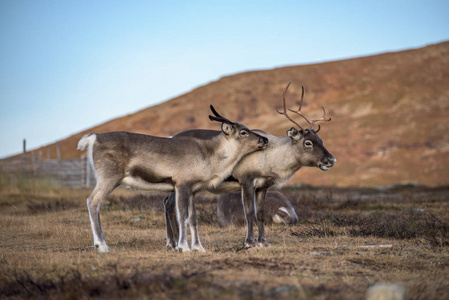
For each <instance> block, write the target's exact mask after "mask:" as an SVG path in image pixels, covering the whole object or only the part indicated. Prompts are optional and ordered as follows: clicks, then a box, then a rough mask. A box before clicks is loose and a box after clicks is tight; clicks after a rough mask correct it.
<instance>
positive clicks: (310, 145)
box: [304, 140, 313, 148]
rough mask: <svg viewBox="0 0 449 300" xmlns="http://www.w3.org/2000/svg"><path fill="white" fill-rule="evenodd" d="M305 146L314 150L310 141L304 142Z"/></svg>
mask: <svg viewBox="0 0 449 300" xmlns="http://www.w3.org/2000/svg"><path fill="white" fill-rule="evenodd" d="M304 146H306V147H307V148H312V147H313V143H312V142H311V141H309V140H307V141H305V142H304Z"/></svg>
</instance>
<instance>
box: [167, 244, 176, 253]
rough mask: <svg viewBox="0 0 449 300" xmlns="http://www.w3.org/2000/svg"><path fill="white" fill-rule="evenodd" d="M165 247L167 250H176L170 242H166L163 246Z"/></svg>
mask: <svg viewBox="0 0 449 300" xmlns="http://www.w3.org/2000/svg"><path fill="white" fill-rule="evenodd" d="M165 248H166V249H167V251H175V250H176V247H175V246H173V245H171V244H167V246H165Z"/></svg>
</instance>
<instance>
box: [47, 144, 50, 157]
mask: <svg viewBox="0 0 449 300" xmlns="http://www.w3.org/2000/svg"><path fill="white" fill-rule="evenodd" d="M47 160H50V146H47Z"/></svg>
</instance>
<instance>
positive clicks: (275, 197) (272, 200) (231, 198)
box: [217, 191, 298, 227]
mask: <svg viewBox="0 0 449 300" xmlns="http://www.w3.org/2000/svg"><path fill="white" fill-rule="evenodd" d="M261 209H264V210H265V224H270V223H276V224H297V223H298V215H297V214H296V212H295V209H294V208H293V206H292V204H291V203H290V201H289V200H288V199H287V197H285V196H284V195H283V194H282V193H280V192H278V191H273V192H271V191H269V192H267V195H266V196H265V207H258V208H257V213H256V215H258V214H261V213H262V212H260V210H261ZM217 219H218V225H220V227H228V226H231V225H242V224H244V223H245V222H246V218H245V212H244V211H243V206H242V195H241V193H239V192H237V193H231V194H225V195H221V196H220V197H219V198H218V202H217Z"/></svg>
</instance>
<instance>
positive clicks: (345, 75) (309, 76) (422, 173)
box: [44, 42, 449, 186]
mask: <svg viewBox="0 0 449 300" xmlns="http://www.w3.org/2000/svg"><path fill="white" fill-rule="evenodd" d="M290 81H291V82H292V86H291V87H290V90H289V94H288V101H289V104H290V107H295V106H296V103H298V100H299V96H300V90H301V85H304V86H305V88H306V94H305V102H306V103H305V105H306V106H305V107H304V109H303V110H304V111H305V113H306V114H307V115H308V116H312V117H314V116H320V114H321V111H320V108H319V105H323V106H325V107H326V109H327V111H328V115H329V116H331V117H332V121H331V122H330V123H327V124H322V129H321V132H320V136H321V137H322V139H323V140H324V141H325V145H326V147H327V149H328V150H329V151H330V152H331V153H332V154H334V156H335V157H336V158H337V160H338V162H337V165H336V166H335V167H334V168H333V169H331V170H330V171H329V172H326V173H324V172H321V171H319V170H318V169H303V170H301V171H299V172H298V173H296V175H295V176H294V177H293V178H292V180H291V181H290V183H307V184H314V185H335V186H374V185H388V184H394V183H405V182H415V183H420V184H426V185H430V186H436V185H447V184H449V169H448V167H447V166H448V165H449V123H448V122H447V118H448V117H447V116H448V113H449V42H445V43H441V44H437V45H431V46H428V47H425V48H421V49H415V50H408V51H402V52H396V53H386V54H381V55H375V56H369V57H362V58H356V59H349V60H343V61H335V62H328V63H321V64H313V65H302V66H291V67H283V68H277V69H273V70H266V71H254V72H245V73H240V74H236V75H232V76H227V77H224V78H221V79H220V80H218V81H215V82H211V83H209V84H207V85H205V86H202V87H199V88H197V89H195V90H193V91H191V92H189V93H187V94H184V95H182V96H180V97H177V98H175V99H172V100H170V101H167V102H165V103H162V104H159V105H156V106H152V107H149V108H146V109H144V110H141V111H139V112H137V113H134V114H132V115H128V116H124V117H121V118H117V119H115V120H112V121H109V122H107V123H104V124H102V125H99V126H97V127H94V128H92V129H89V130H87V131H85V132H81V133H79V134H75V135H73V136H71V137H69V138H67V139H64V140H62V141H61V142H60V143H61V152H62V157H63V158H74V157H79V156H80V155H81V153H80V152H78V151H76V145H77V142H78V140H79V139H80V137H81V136H82V135H83V134H85V133H87V132H105V131H115V130H126V131H133V132H139V133H146V134H151V135H160V136H169V135H173V134H175V133H177V132H179V131H182V130H186V129H190V128H213V129H218V128H219V125H218V124H216V123H212V122H210V121H209V120H208V118H207V116H208V114H209V108H208V106H209V104H213V105H214V106H215V107H216V108H217V110H218V111H219V112H221V113H222V114H223V115H224V116H226V117H228V118H230V119H232V120H237V121H239V122H242V123H245V124H247V125H248V126H249V127H250V128H258V129H262V130H265V131H268V132H270V133H272V134H276V135H282V136H284V135H285V131H286V130H287V129H288V128H290V127H291V126H292V124H291V123H289V121H287V120H286V119H285V118H284V117H283V116H280V115H278V114H277V113H276V112H275V108H276V107H280V106H281V103H282V97H281V95H282V91H283V89H284V87H285V86H286V84H287V83H288V82H290ZM174 84H175V83H174ZM44 153H45V152H44Z"/></svg>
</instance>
